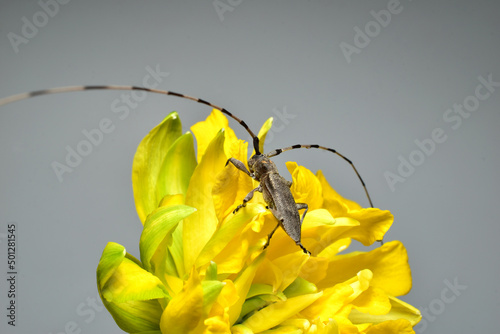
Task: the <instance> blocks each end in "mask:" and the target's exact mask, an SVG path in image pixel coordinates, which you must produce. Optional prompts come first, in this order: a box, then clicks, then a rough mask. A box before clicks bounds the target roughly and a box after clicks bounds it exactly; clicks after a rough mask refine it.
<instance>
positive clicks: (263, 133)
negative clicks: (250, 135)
mask: <svg viewBox="0 0 500 334" xmlns="http://www.w3.org/2000/svg"><path fill="white" fill-rule="evenodd" d="M272 125H273V118H272V117H269V118H268V119H267V121H266V122H265V123H264V124H263V125H262V127H261V128H260V130H259V134H258V135H257V137H259V150H260V152H261V153H264V142H265V140H266V137H267V133H268V132H269V130H270V129H271V126H272ZM253 154H255V151H254V152H253Z"/></svg>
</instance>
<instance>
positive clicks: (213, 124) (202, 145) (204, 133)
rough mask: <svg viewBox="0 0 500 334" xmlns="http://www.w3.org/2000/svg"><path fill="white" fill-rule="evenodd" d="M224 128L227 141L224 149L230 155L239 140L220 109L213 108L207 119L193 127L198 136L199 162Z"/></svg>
mask: <svg viewBox="0 0 500 334" xmlns="http://www.w3.org/2000/svg"><path fill="white" fill-rule="evenodd" d="M221 129H224V130H225V132H226V143H225V144H224V150H225V153H226V155H228V156H230V151H231V146H232V144H233V143H234V142H235V141H237V140H238V138H237V137H236V135H235V134H234V131H233V130H232V129H231V128H230V127H229V122H228V120H227V118H226V117H225V116H224V114H222V113H221V112H220V111H219V110H217V109H213V110H212V113H211V114H210V115H209V116H208V117H207V119H206V120H204V121H202V122H198V123H196V124H195V125H193V126H192V127H191V131H193V133H194V135H195V137H196V144H197V150H198V162H199V161H201V159H202V157H203V155H204V154H205V151H206V150H207V148H208V146H209V144H210V142H211V141H212V139H213V138H214V137H215V136H216V135H217V134H218V133H219V132H220V130H221Z"/></svg>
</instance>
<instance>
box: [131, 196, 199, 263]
mask: <svg viewBox="0 0 500 334" xmlns="http://www.w3.org/2000/svg"><path fill="white" fill-rule="evenodd" d="M195 211H196V209H195V208H192V207H189V206H186V205H172V206H162V207H160V208H158V209H156V210H155V211H154V212H152V213H151V214H150V215H149V216H148V218H147V219H146V222H145V223H144V229H143V230H142V234H141V239H140V241H139V250H140V253H141V261H142V263H143V264H144V267H145V268H146V269H147V270H151V268H152V264H151V258H152V257H153V255H154V253H155V252H156V250H157V249H158V246H159V245H160V244H161V243H162V241H163V240H164V239H165V237H167V235H169V234H171V233H172V231H173V230H174V228H175V227H176V226H177V224H178V223H179V222H180V221H181V220H182V219H184V218H186V217H187V216H189V215H190V214H192V213H193V212H195Z"/></svg>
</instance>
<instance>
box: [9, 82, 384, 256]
mask: <svg viewBox="0 0 500 334" xmlns="http://www.w3.org/2000/svg"><path fill="white" fill-rule="evenodd" d="M87 90H129V91H130V90H138V91H145V92H150V93H157V94H164V95H173V96H177V97H181V98H184V99H189V100H193V101H196V102H198V103H202V104H206V105H208V106H210V107H212V108H215V109H218V110H220V111H221V112H223V113H224V114H226V115H228V116H229V117H231V118H232V119H234V120H235V121H236V122H238V123H239V124H241V126H243V127H244V128H245V129H246V130H247V131H248V133H249V134H250V136H251V137H252V140H253V147H254V150H255V154H254V155H253V156H252V157H251V158H250V159H249V160H248V169H247V168H246V167H245V164H244V163H243V162H241V161H239V160H236V159H234V158H229V160H228V161H227V162H226V165H227V164H228V163H231V164H233V165H234V166H235V167H236V168H237V169H239V170H241V171H242V172H244V173H246V174H247V175H249V176H250V177H251V178H253V179H254V180H256V181H258V182H259V186H258V187H257V188H255V189H253V190H252V191H250V192H249V193H248V195H246V196H245V198H244V199H243V203H242V204H240V205H238V206H237V207H236V209H234V211H233V213H234V214H235V213H236V212H237V211H238V210H239V209H241V208H242V207H244V206H245V205H246V203H247V202H248V201H249V200H251V199H252V198H253V195H254V193H255V192H256V191H258V192H261V193H262V195H263V198H264V201H265V202H266V204H267V206H266V208H267V209H269V210H270V211H271V213H272V214H273V215H274V217H275V218H276V219H277V220H278V224H277V225H276V227H275V228H274V229H273V230H272V232H271V233H269V235H268V237H267V242H266V244H265V245H264V248H266V247H267V246H269V242H270V240H271V238H272V236H273V234H274V232H275V231H276V229H277V228H278V227H279V226H281V227H282V228H283V229H284V230H285V232H286V233H287V234H288V235H289V236H290V238H292V240H293V241H295V243H296V244H297V245H298V246H299V247H300V248H302V250H303V251H304V253H306V254H311V253H310V252H309V251H308V250H307V249H306V248H305V247H304V246H303V245H302V243H301V227H302V222H303V221H304V217H305V215H306V213H307V210H308V206H307V204H306V203H296V202H295V200H294V198H293V196H292V192H291V191H290V187H291V185H292V182H290V181H288V180H286V179H285V178H284V177H282V176H281V175H280V174H279V173H278V169H277V167H276V165H275V164H274V163H273V162H272V161H271V159H270V158H271V157H274V156H277V155H279V154H281V153H283V152H285V151H289V150H293V149H298V148H317V149H322V150H326V151H329V152H332V153H335V154H337V155H338V156H339V157H341V158H342V159H344V160H345V161H347V162H348V163H349V164H350V165H351V167H352V168H353V169H354V172H355V173H356V175H357V176H358V178H359V180H360V181H361V185H362V186H363V188H364V191H365V194H366V196H367V198H368V201H369V202H370V206H371V207H372V208H373V204H372V200H371V198H370V195H369V194H368V189H367V188H366V185H365V182H364V181H363V179H362V178H361V175H360V174H359V173H358V170H357V169H356V167H355V166H354V164H353V163H352V161H351V160H349V159H348V158H346V157H345V156H343V155H342V154H340V153H339V152H337V151H336V150H334V149H332V148H328V147H324V146H320V145H293V146H289V147H285V148H281V149H276V150H273V151H271V152H269V153H267V154H263V153H262V152H260V148H259V138H258V137H257V136H256V135H255V134H254V133H253V132H252V130H250V128H249V127H248V125H247V124H246V123H245V122H244V121H242V120H241V119H239V118H238V117H236V116H234V115H233V114H231V113H230V112H229V111H227V110H226V109H225V108H221V107H219V106H216V105H214V104H212V103H210V102H207V101H205V100H202V99H198V98H195V97H191V96H188V95H184V94H179V93H175V92H171V91H163V90H158V89H151V88H144V87H136V86H66V87H57V88H51V89H44V90H38V91H33V92H29V93H23V94H18V95H12V96H9V97H6V98H3V99H0V106H2V105H5V104H8V103H12V102H15V101H19V100H24V99H28V98H31V97H35V96H40V95H48V94H56V93H67V92H78V91H87ZM299 210H305V211H304V213H303V214H302V217H300V215H299ZM379 242H382V240H379Z"/></svg>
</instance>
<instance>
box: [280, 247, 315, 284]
mask: <svg viewBox="0 0 500 334" xmlns="http://www.w3.org/2000/svg"><path fill="white" fill-rule="evenodd" d="M309 258H310V256H309V255H307V254H305V253H304V252H302V251H297V252H294V253H290V254H287V255H284V256H281V257H279V258H276V259H274V260H273V262H272V263H273V264H274V265H275V266H276V268H278V270H279V271H280V272H281V273H282V282H281V285H280V286H279V288H278V290H279V291H283V290H285V289H286V288H287V287H288V286H289V285H290V284H292V282H293V281H295V279H296V278H297V277H298V276H299V273H300V272H301V270H302V267H303V266H304V264H305V263H306V262H307V261H308V260H309Z"/></svg>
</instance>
